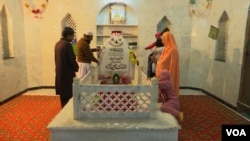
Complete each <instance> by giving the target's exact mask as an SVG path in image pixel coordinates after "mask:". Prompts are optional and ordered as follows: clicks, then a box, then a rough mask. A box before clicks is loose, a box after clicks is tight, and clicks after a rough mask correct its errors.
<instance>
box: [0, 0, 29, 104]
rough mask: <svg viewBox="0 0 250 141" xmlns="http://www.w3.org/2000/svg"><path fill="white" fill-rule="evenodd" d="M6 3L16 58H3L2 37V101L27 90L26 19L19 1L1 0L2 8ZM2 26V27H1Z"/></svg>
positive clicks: (0, 71)
mask: <svg viewBox="0 0 250 141" xmlns="http://www.w3.org/2000/svg"><path fill="white" fill-rule="evenodd" d="M4 5H5V8H6V11H7V17H8V18H9V19H10V20H9V21H8V22H9V23H8V28H9V32H10V33H8V34H9V42H11V43H10V46H11V47H13V49H14V58H11V59H3V46H2V38H1V41H0V42H1V43H0V102H1V101H3V100H5V99H7V98H9V97H11V96H13V95H15V94H17V93H18V92H21V91H23V90H25V89H26V88H27V87H28V85H27V68H26V66H28V64H26V62H25V59H26V57H25V56H26V48H25V42H24V40H25V35H24V31H25V29H24V19H23V15H22V7H21V6H20V5H21V3H20V2H19V1H16V2H13V1H7V0H5V1H4V0H0V10H2V8H3V6H4ZM0 28H1V27H0Z"/></svg>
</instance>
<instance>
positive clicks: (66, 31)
mask: <svg viewBox="0 0 250 141" xmlns="http://www.w3.org/2000/svg"><path fill="white" fill-rule="evenodd" d="M74 33H75V32H74V30H73V29H72V28H71V27H64V29H63V31H62V37H64V38H66V37H67V36H68V35H74Z"/></svg>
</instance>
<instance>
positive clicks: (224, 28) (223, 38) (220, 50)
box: [215, 11, 229, 62]
mask: <svg viewBox="0 0 250 141" xmlns="http://www.w3.org/2000/svg"><path fill="white" fill-rule="evenodd" d="M228 21H229V17H228V14H227V12H226V11H223V13H222V15H221V17H220V19H219V23H218V24H219V26H218V27H219V34H218V38H217V42H216V49H215V60H217V61H223V62H225V61H226V48H227V44H228V26H229V22H228Z"/></svg>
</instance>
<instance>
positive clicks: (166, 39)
mask: <svg viewBox="0 0 250 141" xmlns="http://www.w3.org/2000/svg"><path fill="white" fill-rule="evenodd" d="M162 43H163V44H164V45H165V46H168V47H171V48H176V47H177V46H176V42H175V38H174V35H173V34H172V33H171V32H165V33H163V35H162Z"/></svg>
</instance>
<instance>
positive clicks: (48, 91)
mask: <svg viewBox="0 0 250 141" xmlns="http://www.w3.org/2000/svg"><path fill="white" fill-rule="evenodd" d="M25 95H51V96H53V95H56V94H55V89H38V90H31V91H28V92H26V93H25ZM180 95H205V94H204V93H202V92H201V91H196V90H188V89H180Z"/></svg>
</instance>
